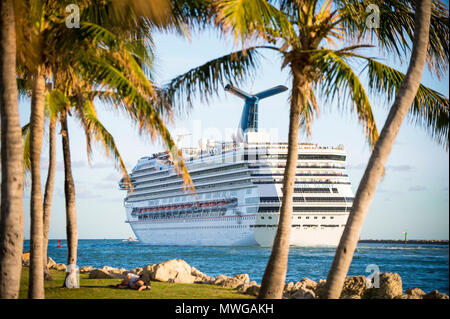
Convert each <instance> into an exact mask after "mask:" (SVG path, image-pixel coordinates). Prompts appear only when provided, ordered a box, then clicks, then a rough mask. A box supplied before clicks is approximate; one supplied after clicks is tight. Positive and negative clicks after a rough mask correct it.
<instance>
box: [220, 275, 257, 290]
mask: <svg viewBox="0 0 450 319" xmlns="http://www.w3.org/2000/svg"><path fill="white" fill-rule="evenodd" d="M226 277H227V278H226V279H224V280H223V281H222V282H220V284H219V285H220V286H222V287H226V288H232V289H234V288H237V287H238V286H240V285H242V284H248V283H249V282H250V278H249V276H248V274H239V275H235V276H233V277H228V276H226ZM216 281H217V279H216Z"/></svg>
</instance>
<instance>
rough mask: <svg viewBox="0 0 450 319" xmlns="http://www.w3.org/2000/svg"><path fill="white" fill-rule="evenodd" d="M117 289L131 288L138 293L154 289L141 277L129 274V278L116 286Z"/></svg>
mask: <svg viewBox="0 0 450 319" xmlns="http://www.w3.org/2000/svg"><path fill="white" fill-rule="evenodd" d="M115 287H116V288H131V289H137V290H138V291H142V290H145V289H152V287H150V283H149V284H148V286H147V285H145V283H144V281H143V280H142V279H141V277H140V276H138V275H135V274H132V273H129V274H127V276H126V277H125V278H124V279H123V280H122V282H121V283H120V284H117V285H116V286H115Z"/></svg>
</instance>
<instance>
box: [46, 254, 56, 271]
mask: <svg viewBox="0 0 450 319" xmlns="http://www.w3.org/2000/svg"><path fill="white" fill-rule="evenodd" d="M54 265H56V262H55V261H54V260H53V259H51V258H50V257H47V268H48V269H52V268H53V266H54Z"/></svg>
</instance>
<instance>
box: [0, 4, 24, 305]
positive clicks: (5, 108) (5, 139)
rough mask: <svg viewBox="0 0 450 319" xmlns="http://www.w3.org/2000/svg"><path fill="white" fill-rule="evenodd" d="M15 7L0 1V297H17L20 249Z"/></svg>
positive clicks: (19, 173) (19, 156) (19, 163)
mask: <svg viewBox="0 0 450 319" xmlns="http://www.w3.org/2000/svg"><path fill="white" fill-rule="evenodd" d="M14 10H15V8H14V2H13V1H12V0H1V1H0V118H1V166H2V186H1V215H0V251H1V254H0V298H17V297H18V296H19V287H20V277H21V269H22V257H21V254H22V246H23V198H22V195H23V174H22V169H23V167H22V139H21V130H20V122H19V110H18V105H17V98H18V91H17V82H16V32H15V11H14Z"/></svg>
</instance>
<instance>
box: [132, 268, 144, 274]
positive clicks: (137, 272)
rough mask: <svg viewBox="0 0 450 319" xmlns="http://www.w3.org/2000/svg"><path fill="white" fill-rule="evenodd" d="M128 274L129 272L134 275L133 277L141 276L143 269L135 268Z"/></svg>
mask: <svg viewBox="0 0 450 319" xmlns="http://www.w3.org/2000/svg"><path fill="white" fill-rule="evenodd" d="M129 272H131V273H133V274H135V275H138V276H140V275H142V273H143V272H144V268H142V267H136V268H134V269H131V270H130V271H129Z"/></svg>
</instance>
